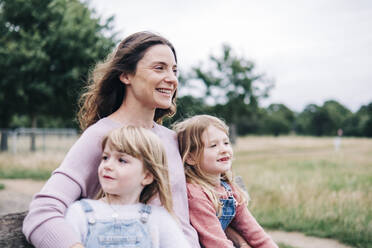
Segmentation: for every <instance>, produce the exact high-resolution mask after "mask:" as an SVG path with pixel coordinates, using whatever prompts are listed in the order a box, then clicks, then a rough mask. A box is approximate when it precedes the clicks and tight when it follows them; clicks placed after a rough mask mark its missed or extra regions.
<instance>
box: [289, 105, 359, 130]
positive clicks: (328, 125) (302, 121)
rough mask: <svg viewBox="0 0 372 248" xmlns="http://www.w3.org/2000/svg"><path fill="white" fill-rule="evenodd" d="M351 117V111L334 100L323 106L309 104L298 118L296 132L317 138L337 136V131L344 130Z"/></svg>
mask: <svg viewBox="0 0 372 248" xmlns="http://www.w3.org/2000/svg"><path fill="white" fill-rule="evenodd" d="M351 115H352V113H351V111H350V110H348V109H347V108H346V107H344V106H343V105H342V104H340V103H338V102H337V101H334V100H329V101H326V102H324V104H323V106H317V105H315V104H309V105H308V106H306V107H305V109H304V111H303V112H302V113H300V114H299V115H298V117H297V118H296V130H297V132H298V133H302V134H310V135H316V136H322V135H328V136H332V135H336V133H337V129H339V128H342V129H343V128H344V123H345V121H346V120H347V118H348V117H349V116H351Z"/></svg>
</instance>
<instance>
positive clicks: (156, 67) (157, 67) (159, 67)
mask: <svg viewBox="0 0 372 248" xmlns="http://www.w3.org/2000/svg"><path fill="white" fill-rule="evenodd" d="M155 69H156V70H163V69H164V67H163V66H160V65H159V66H155Z"/></svg>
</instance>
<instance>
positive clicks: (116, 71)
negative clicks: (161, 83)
mask: <svg viewBox="0 0 372 248" xmlns="http://www.w3.org/2000/svg"><path fill="white" fill-rule="evenodd" d="M155 45H166V46H168V47H169V48H170V49H171V50H172V52H173V55H174V59H175V61H176V62H177V55H176V50H175V49H174V47H173V45H172V44H171V43H170V42H169V41H168V40H167V39H166V38H164V37H162V36H160V35H158V34H154V33H151V32H147V31H144V32H137V33H134V34H132V35H130V36H128V37H127V38H125V39H124V40H123V41H122V42H120V44H119V45H118V47H117V48H116V50H115V51H113V52H112V53H111V54H109V55H108V56H107V58H106V60H105V61H103V62H100V63H98V64H97V65H96V66H95V68H94V69H93V70H92V71H91V72H90V74H89V78H88V82H87V86H86V88H85V92H83V93H82V95H81V96H80V99H79V112H78V120H79V123H80V128H81V129H82V130H85V129H86V128H88V127H89V126H90V125H92V124H94V123H95V122H97V121H98V120H99V119H101V118H103V117H106V116H108V115H110V114H112V113H113V112H115V111H116V110H117V109H119V107H120V106H121V104H122V103H123V99H124V97H125V91H126V86H125V84H124V83H122V82H121V81H120V79H119V77H120V75H121V74H122V73H126V74H129V75H135V74H136V69H137V64H138V62H139V61H140V60H141V59H142V58H143V57H144V55H145V54H146V52H147V51H148V49H149V48H150V47H152V46H155ZM176 95H177V90H176V92H175V93H174V94H173V96H172V104H171V106H170V108H168V109H159V108H158V109H156V110H155V115H154V121H156V122H157V123H161V122H162V119H163V117H166V116H173V115H174V114H175V113H176Z"/></svg>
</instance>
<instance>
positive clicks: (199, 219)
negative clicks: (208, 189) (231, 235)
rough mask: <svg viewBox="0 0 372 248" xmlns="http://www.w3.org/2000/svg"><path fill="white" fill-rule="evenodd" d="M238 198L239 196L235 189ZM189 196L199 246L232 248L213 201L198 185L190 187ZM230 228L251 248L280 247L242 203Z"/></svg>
mask: <svg viewBox="0 0 372 248" xmlns="http://www.w3.org/2000/svg"><path fill="white" fill-rule="evenodd" d="M232 189H233V193H234V197H235V199H237V201H238V202H239V197H238V195H237V194H236V192H235V190H234V188H232ZM216 190H217V191H218V192H219V193H221V194H223V196H222V197H224V198H227V192H226V191H225V189H224V188H223V187H222V186H219V187H216ZM187 196H188V200H189V211H190V221H191V224H192V226H193V227H194V228H195V229H196V231H197V232H198V235H199V241H200V244H201V245H202V246H203V247H205V248H215V247H218V248H232V247H234V246H233V243H232V242H231V241H230V240H229V239H228V238H227V237H226V234H225V232H224V230H223V229H222V226H221V224H220V221H219V220H218V217H217V216H216V210H215V209H214V207H213V204H212V201H211V200H210V199H209V197H208V196H207V194H205V193H204V192H203V189H202V188H201V186H199V185H195V184H191V183H188V184H187ZM230 226H231V227H233V228H234V229H235V230H236V231H237V232H238V233H239V234H240V235H241V236H242V237H243V238H244V239H245V240H246V242H247V243H248V244H249V245H250V246H251V247H252V248H278V246H277V245H276V244H275V243H274V241H273V240H272V239H271V237H270V236H269V235H267V234H266V232H265V231H264V230H263V228H262V227H261V226H260V225H259V224H258V223H257V221H256V220H255V218H254V217H253V216H252V214H251V213H250V212H249V210H248V208H247V207H246V206H245V205H243V204H239V205H238V206H237V207H236V215H235V217H234V219H233V220H232V222H231V223H230Z"/></svg>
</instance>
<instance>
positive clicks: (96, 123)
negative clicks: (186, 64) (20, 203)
mask: <svg viewBox="0 0 372 248" xmlns="http://www.w3.org/2000/svg"><path fill="white" fill-rule="evenodd" d="M88 82H89V83H88V85H87V91H86V92H85V93H84V94H83V95H82V97H81V99H80V106H81V107H80V111H79V114H78V118H79V121H80V126H81V128H82V129H83V130H84V133H83V134H82V135H81V137H80V138H79V140H78V141H77V142H76V143H75V144H74V145H73V147H72V148H71V149H70V151H69V152H68V154H67V155H66V157H65V159H64V160H63V162H62V164H61V165H60V166H59V167H58V168H57V169H56V170H55V171H54V173H53V175H52V176H51V178H50V179H49V180H48V182H47V183H46V185H45V186H44V187H43V189H42V191H41V192H40V193H39V194H36V195H35V197H34V200H33V201H32V203H31V205H30V211H29V213H28V215H27V217H26V218H25V221H24V225H23V232H24V234H25V236H26V237H27V239H28V240H29V241H31V243H32V244H33V245H34V246H36V247H54V248H56V247H57V248H58V247H79V245H80V243H81V240H80V237H79V235H78V234H77V232H74V231H73V230H72V229H71V228H70V226H69V224H68V223H67V222H66V221H65V220H64V214H65V212H66V208H67V207H68V206H70V205H71V204H72V203H73V202H74V201H76V200H78V199H80V198H92V197H94V196H95V195H96V194H97V192H98V190H99V181H98V176H97V169H98V166H99V164H100V161H101V153H102V148H101V146H100V144H101V141H102V139H103V137H104V136H105V135H106V134H107V133H108V132H110V131H111V130H113V129H115V128H119V127H123V126H134V127H144V128H147V129H150V130H151V131H152V132H153V133H155V134H156V135H157V136H159V137H160V139H161V142H162V145H163V146H164V148H165V150H166V154H167V160H168V165H169V168H168V169H169V179H170V184H171V191H172V197H173V206H174V208H173V210H174V213H175V215H176V216H177V217H178V219H179V222H180V224H181V227H182V230H183V233H184V234H185V235H186V237H187V239H188V241H189V243H190V244H191V246H192V247H199V242H198V237H197V234H196V231H195V230H194V228H193V227H192V226H191V225H190V222H189V213H188V204H187V193H186V180H185V176H184V171H183V166H182V160H181V157H180V155H179V150H178V145H177V140H176V137H175V133H174V132H173V131H171V130H169V129H167V128H165V127H163V126H161V125H159V124H160V123H161V122H162V118H163V117H165V116H172V115H173V114H174V113H175V111H176V104H175V98H176V92H177V86H178V80H177V56H176V52H175V49H174V47H173V45H172V44H171V43H170V42H169V41H168V40H167V39H165V38H163V37H161V36H159V35H157V34H154V33H150V32H138V33H135V34H132V35H130V36H128V37H127V38H126V39H124V40H123V41H122V42H121V43H120V44H119V45H118V47H117V48H116V50H115V51H114V52H113V53H111V54H110V55H109V56H108V57H107V59H106V60H105V61H103V62H101V63H98V64H97V65H96V67H95V69H94V70H93V71H92V73H91V75H90V77H89V80H88ZM156 201H157V200H155V202H156Z"/></svg>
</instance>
